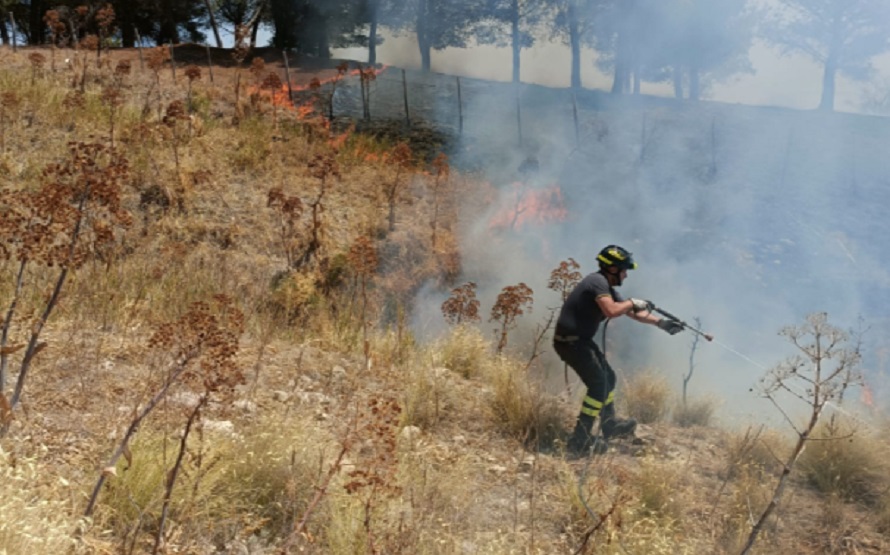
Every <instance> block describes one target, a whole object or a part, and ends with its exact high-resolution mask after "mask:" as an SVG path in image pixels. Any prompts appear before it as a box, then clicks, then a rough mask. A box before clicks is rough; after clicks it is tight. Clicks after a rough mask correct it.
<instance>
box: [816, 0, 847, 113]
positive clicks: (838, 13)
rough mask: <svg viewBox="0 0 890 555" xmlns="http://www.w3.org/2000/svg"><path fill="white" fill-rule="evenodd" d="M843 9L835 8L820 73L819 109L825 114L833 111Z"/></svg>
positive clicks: (841, 42)
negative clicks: (823, 66)
mask: <svg viewBox="0 0 890 555" xmlns="http://www.w3.org/2000/svg"><path fill="white" fill-rule="evenodd" d="M843 13H844V11H843V8H841V7H840V5H838V6H836V7H835V12H834V17H833V19H832V22H831V43H830V44H829V47H828V56H827V57H826V59H825V68H824V69H823V72H822V99H821V100H820V101H819V109H820V110H824V111H826V112H830V111H832V110H834V95H835V85H836V83H835V79H836V77H837V65H838V59H839V58H840V50H841V45H842V44H843V41H842V40H841V26H842V25H843Z"/></svg>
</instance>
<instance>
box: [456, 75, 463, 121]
mask: <svg viewBox="0 0 890 555" xmlns="http://www.w3.org/2000/svg"><path fill="white" fill-rule="evenodd" d="M457 134H458V135H463V134H464V103H463V100H462V99H461V92H460V77H457Z"/></svg>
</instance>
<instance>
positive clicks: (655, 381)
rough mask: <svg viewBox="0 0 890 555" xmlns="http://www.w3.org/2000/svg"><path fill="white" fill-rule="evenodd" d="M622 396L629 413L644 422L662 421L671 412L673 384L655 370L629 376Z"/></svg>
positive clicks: (624, 384) (622, 390)
mask: <svg viewBox="0 0 890 555" xmlns="http://www.w3.org/2000/svg"><path fill="white" fill-rule="evenodd" d="M620 397H621V398H622V399H623V403H624V406H625V410H626V411H627V414H628V415H629V416H631V417H633V418H636V419H637V421H638V422H640V423H642V424H652V423H654V422H661V421H662V420H664V419H665V417H667V415H668V413H669V412H670V400H671V386H670V384H669V383H668V381H667V379H666V378H665V377H664V376H661V375H659V374H657V373H655V372H653V371H644V372H641V373H639V374H635V375H633V376H631V377H630V378H628V379H627V380H626V381H625V382H624V383H623V387H622V389H621V396H620Z"/></svg>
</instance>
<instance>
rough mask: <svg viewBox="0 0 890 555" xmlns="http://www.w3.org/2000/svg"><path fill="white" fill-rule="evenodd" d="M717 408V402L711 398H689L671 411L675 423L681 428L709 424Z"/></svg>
mask: <svg viewBox="0 0 890 555" xmlns="http://www.w3.org/2000/svg"><path fill="white" fill-rule="evenodd" d="M716 410H717V402H716V401H715V400H714V399H710V398H700V399H688V400H687V401H686V403H683V402H680V403H677V405H676V406H675V407H674V410H673V411H671V417H672V419H673V421H674V424H676V425H677V426H680V427H681V428H691V427H692V426H709V425H710V424H711V420H712V419H713V417H714V412H715V411H716Z"/></svg>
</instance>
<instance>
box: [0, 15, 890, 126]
mask: <svg viewBox="0 0 890 555" xmlns="http://www.w3.org/2000/svg"><path fill="white" fill-rule="evenodd" d="M0 15H2V17H3V19H2V21H3V24H2V25H0V35H2V40H3V43H4V44H9V43H10V42H11V41H14V40H16V39H19V38H20V40H21V41H22V42H24V43H27V44H32V45H40V44H47V43H49V42H55V43H57V44H59V45H66V44H67V45H71V44H73V43H76V42H77V41H79V40H81V39H83V38H84V37H85V36H86V35H89V34H92V35H96V36H99V38H100V39H101V40H102V42H104V43H110V44H114V45H120V46H124V47H133V46H135V45H136V44H137V43H138V42H139V41H145V42H149V43H155V44H170V43H172V44H175V43H179V42H182V41H189V42H199V43H200V42H206V41H208V35H210V40H212V41H213V42H215V44H216V46H219V47H222V40H221V38H220V37H221V31H222V30H225V31H227V32H228V33H229V34H233V35H235V37H236V41H237V42H239V43H241V44H243V45H245V46H257V45H256V40H257V35H258V31H259V29H260V27H262V26H266V27H267V28H270V29H271V30H272V39H271V42H272V46H274V47H276V48H281V49H289V50H292V51H295V52H298V53H302V54H307V55H311V56H317V57H327V56H330V50H331V48H334V47H349V46H360V47H365V48H367V49H368V60H367V61H368V62H369V63H372V64H373V63H376V61H377V59H376V58H377V56H376V47H377V46H378V45H379V44H380V43H381V42H382V40H383V39H382V36H381V31H382V30H384V29H386V30H388V31H389V32H391V33H393V34H396V35H399V34H411V35H414V36H415V37H416V39H417V44H418V48H419V54H420V59H421V65H422V68H423V69H424V70H429V69H430V66H431V55H432V52H433V51H434V50H442V49H445V48H449V47H454V48H465V47H467V46H469V45H471V44H494V45H498V46H503V47H509V48H511V49H512V52H513V61H512V64H513V80H514V81H517V82H518V81H520V80H521V77H522V74H521V56H520V53H521V51H522V49H523V48H529V47H532V46H534V44H535V42H536V41H538V40H542V39H547V40H552V39H557V40H562V41H563V42H564V43H565V44H566V45H568V46H569V47H570V49H571V52H572V62H571V66H570V67H568V68H566V70H567V71H568V72H570V74H571V84H572V86H573V87H580V86H581V49H582V48H592V49H594V50H596V52H597V58H596V59H597V62H596V63H597V64H598V65H599V66H600V69H601V70H603V71H606V72H609V73H610V74H611V75H612V76H613V84H612V92H613V93H616V94H622V93H630V94H635V93H637V94H638V93H639V92H640V84H641V83H642V82H672V83H673V86H674V92H675V95H676V96H677V97H678V98H684V97H685V98H690V99H693V100H695V99H698V98H699V97H700V96H701V94H702V92H703V90H704V89H706V87H707V86H708V84H709V83H713V82H715V81H718V80H721V79H726V78H727V77H729V76H732V75H736V74H738V73H741V72H751V71H752V67H751V63H750V60H749V57H748V53H749V50H750V47H751V45H752V43H753V41H754V40H755V38H758V37H759V38H761V39H763V40H765V41H767V42H769V43H772V44H774V45H777V46H778V47H779V48H780V49H781V51H782V52H783V53H792V52H797V53H802V54H804V55H806V56H808V57H810V58H811V59H813V60H814V61H815V62H817V63H819V64H821V65H822V67H823V68H824V73H823V82H822V100H821V103H820V108H822V109H826V110H830V109H833V107H834V96H835V80H836V76H837V74H838V73H842V74H845V75H846V76H848V77H850V78H852V79H857V80H866V79H868V78H869V77H870V74H871V73H872V71H871V70H872V66H871V64H872V60H873V59H874V58H875V57H877V56H878V55H880V54H882V53H884V52H887V51H888V50H890V2H887V1H886V0H769V1H767V0H756V1H755V0H111V1H110V2H109V1H108V0H101V1H97V0H71V1H66V0H30V1H26V0H18V1H17V0H0ZM109 16H110V17H109ZM261 46H265V45H261Z"/></svg>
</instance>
